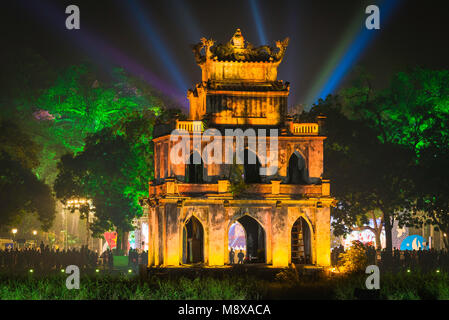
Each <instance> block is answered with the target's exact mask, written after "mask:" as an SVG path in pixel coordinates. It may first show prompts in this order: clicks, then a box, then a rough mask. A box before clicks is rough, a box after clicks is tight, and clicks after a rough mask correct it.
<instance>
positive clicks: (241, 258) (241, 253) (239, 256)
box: [237, 250, 245, 264]
mask: <svg viewBox="0 0 449 320" xmlns="http://www.w3.org/2000/svg"><path fill="white" fill-rule="evenodd" d="M237 258H239V260H238V262H237V263H238V264H243V258H245V254H244V253H243V250H240V252H239V253H238V255H237Z"/></svg>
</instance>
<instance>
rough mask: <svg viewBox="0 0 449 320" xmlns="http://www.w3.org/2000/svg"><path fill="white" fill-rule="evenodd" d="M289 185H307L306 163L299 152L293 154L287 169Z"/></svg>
mask: <svg viewBox="0 0 449 320" xmlns="http://www.w3.org/2000/svg"><path fill="white" fill-rule="evenodd" d="M287 183H288V184H307V181H306V161H305V159H304V157H303V156H302V155H301V154H300V153H299V152H297V151H295V152H293V154H292V155H291V156H290V159H289V161H288V167H287Z"/></svg>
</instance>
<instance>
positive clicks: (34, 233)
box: [33, 230, 37, 248]
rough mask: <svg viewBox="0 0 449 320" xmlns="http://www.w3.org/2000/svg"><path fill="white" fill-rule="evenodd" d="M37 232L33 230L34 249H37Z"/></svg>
mask: <svg viewBox="0 0 449 320" xmlns="http://www.w3.org/2000/svg"><path fill="white" fill-rule="evenodd" d="M36 235H37V231H36V230H33V236H34V247H35V248H36V247H37V239H36Z"/></svg>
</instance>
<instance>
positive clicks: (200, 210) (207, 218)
mask: <svg viewBox="0 0 449 320" xmlns="http://www.w3.org/2000/svg"><path fill="white" fill-rule="evenodd" d="M244 215H249V216H250V217H252V218H253V219H255V220H256V221H257V222H258V223H259V224H260V225H261V227H262V228H263V230H264V232H265V254H266V257H265V258H266V263H267V264H272V265H273V266H276V267H285V266H288V265H289V264H290V263H291V230H292V226H293V224H294V223H295V221H296V220H297V219H298V218H300V217H302V218H304V219H305V221H306V222H307V224H308V226H309V229H310V245H311V260H312V263H313V264H316V265H320V266H329V265H330V209H329V208H328V207H324V208H315V207H313V206H312V205H311V204H308V203H306V202H303V203H299V202H298V203H297V204H285V205H282V204H280V205H278V206H276V205H273V204H272V203H268V202H267V203H266V204H265V205H263V204H258V205H255V204H252V203H251V202H250V201H249V200H247V201H242V202H241V203H240V204H239V206H231V207H224V206H223V204H222V203H221V201H211V202H210V203H204V202H202V203H195V202H193V201H192V202H190V203H187V204H185V205H183V206H179V205H178V204H177V203H176V202H173V203H165V204H163V205H160V206H158V207H157V208H153V209H152V210H151V211H150V215H149V224H150V230H152V231H154V236H152V237H154V238H152V240H151V241H150V244H149V250H150V252H149V265H160V264H163V265H167V266H168V265H170V266H176V265H179V264H181V263H182V256H183V228H184V226H185V224H186V222H187V221H188V220H189V219H190V218H191V217H192V216H195V217H196V218H197V219H198V220H199V222H200V223H201V225H202V227H203V239H204V240H203V241H204V242H203V250H204V252H203V255H204V263H205V264H206V265H211V266H213V265H224V264H226V263H229V255H228V232H229V228H230V226H231V225H232V224H233V223H234V222H236V221H237V220H238V219H239V218H241V217H243V216H244ZM158 222H159V223H158ZM161 248H163V250H161Z"/></svg>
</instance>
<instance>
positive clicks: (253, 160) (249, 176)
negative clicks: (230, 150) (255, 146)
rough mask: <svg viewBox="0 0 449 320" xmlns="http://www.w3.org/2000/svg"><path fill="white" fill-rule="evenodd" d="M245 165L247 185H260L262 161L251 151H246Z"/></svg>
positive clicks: (244, 174)
mask: <svg viewBox="0 0 449 320" xmlns="http://www.w3.org/2000/svg"><path fill="white" fill-rule="evenodd" d="M244 157H245V158H244V163H243V176H244V179H245V183H260V182H261V179H260V161H259V157H257V155H256V154H255V153H254V152H252V151H251V150H248V149H245V155H244Z"/></svg>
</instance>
